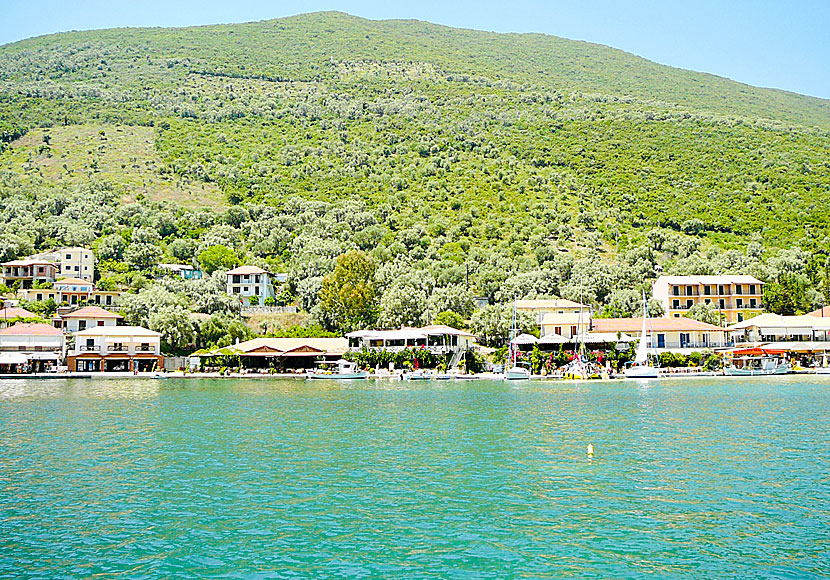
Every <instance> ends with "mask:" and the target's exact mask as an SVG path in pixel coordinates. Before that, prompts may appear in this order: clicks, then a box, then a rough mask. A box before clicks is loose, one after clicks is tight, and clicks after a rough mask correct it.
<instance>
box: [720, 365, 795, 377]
mask: <svg viewBox="0 0 830 580" xmlns="http://www.w3.org/2000/svg"><path fill="white" fill-rule="evenodd" d="M788 372H790V369H789V368H788V367H787V366H786V365H781V366H778V367H775V368H774V369H736V368H729V367H727V368H725V369H723V374H725V375H726V376H728V377H768V376H771V375H786V374H787V373H788Z"/></svg>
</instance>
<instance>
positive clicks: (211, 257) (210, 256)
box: [199, 246, 240, 274]
mask: <svg viewBox="0 0 830 580" xmlns="http://www.w3.org/2000/svg"><path fill="white" fill-rule="evenodd" d="M239 262H240V260H239V256H237V255H236V252H234V251H233V250H232V249H230V248H229V247H227V246H210V247H208V248H206V249H204V250H202V251H201V252H199V263H200V264H201V265H202V269H203V270H204V271H205V273H207V274H213V273H214V272H216V271H217V270H229V269H231V268H233V267H234V266H236V265H237V264H239Z"/></svg>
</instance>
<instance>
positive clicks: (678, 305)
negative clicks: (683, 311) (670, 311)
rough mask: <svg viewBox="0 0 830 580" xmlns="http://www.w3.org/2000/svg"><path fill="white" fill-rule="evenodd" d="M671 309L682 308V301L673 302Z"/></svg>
mask: <svg viewBox="0 0 830 580" xmlns="http://www.w3.org/2000/svg"><path fill="white" fill-rule="evenodd" d="M671 307H672V308H680V300H672V303H671Z"/></svg>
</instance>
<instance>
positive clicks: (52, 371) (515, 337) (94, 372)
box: [0, 247, 830, 378]
mask: <svg viewBox="0 0 830 580" xmlns="http://www.w3.org/2000/svg"><path fill="white" fill-rule="evenodd" d="M95 271H96V258H95V255H94V253H93V251H92V250H90V249H88V248H82V247H72V248H61V249H58V250H55V251H52V252H46V253H42V254H38V255H35V256H30V257H27V258H23V259H19V260H13V261H9V262H5V263H3V264H2V277H0V283H2V284H4V285H6V286H7V287H10V288H15V289H16V294H15V296H14V297H7V298H4V301H3V302H4V304H3V308H2V309H0V375H3V376H12V377H14V376H19V375H22V374H27V375H38V376H40V375H42V376H47V377H48V376H66V375H69V376H105V375H107V374H111V375H113V376H123V375H142V376H143V375H147V374H152V375H161V374H164V373H178V374H182V375H185V374H187V373H189V374H190V376H196V375H200V374H201V375H204V374H206V373H207V374H213V375H229V374H233V375H235V376H239V375H251V376H256V375H261V374H268V375H275V374H276V375H287V376H307V374H308V373H309V372H311V373H314V372H317V373H319V374H321V375H322V376H332V375H335V376H336V375H337V374H338V368H339V369H340V371H339V372H341V373H342V372H344V371H343V365H344V364H346V363H347V362H348V365H349V369H351V370H350V371H349V372H355V371H356V372H359V373H364V375H365V376H368V374H372V375H374V376H400V375H401V373H413V372H415V373H424V372H433V373H442V374H441V375H438V374H436V375H434V376H440V377H442V378H447V377H450V376H459V375H461V376H463V375H471V374H476V373H491V374H492V373H503V372H504V371H505V368H504V367H505V365H506V364H510V363H511V361H510V360H507V359H508V358H509V357H511V356H512V357H513V359H512V363H516V364H518V363H519V362H521V361H523V364H524V365H525V366H526V367H527V368H528V371H529V374H532V375H534V376H539V377H546V376H547V377H556V376H562V374H561V372H559V371H560V369H561V368H563V367H565V366H567V365H568V364H569V363H570V362H571V361H573V360H574V359H575V358H577V357H579V356H580V353H582V356H584V357H585V359H586V360H588V359H590V360H591V361H593V363H594V364H595V365H596V366H597V368H600V369H604V370H605V372H604V373H601V374H602V375H603V376H606V377H611V376H614V375H615V373H620V371H621V370H622V368H623V367H624V365H625V364H626V363H627V362H629V361H631V360H632V358H633V357H634V350H635V346H636V345H638V344H639V343H641V341H642V340H643V339H644V336H643V329H644V328H645V329H646V336H645V340H646V341H647V345H646V346H647V347H648V349H649V350H650V352H651V353H652V354H651V356H652V358H653V363H652V364H653V365H654V366H655V367H658V366H659V367H661V368H662V371H661V372H663V373H672V374H678V373H686V374H689V373H691V374H695V373H707V374H711V373H715V372H723V371H722V370H721V369H723V368H724V366H725V365H731V366H732V367H735V366H737V367H741V366H746V368H750V367H751V364H752V363H753V362H756V363H757V359H759V358H764V357H777V358H779V359H780V361H782V362H783V363H786V364H787V369H788V370H790V371H797V370H802V371H804V372H807V371H810V370H812V371H814V372H823V371H822V369H823V368H825V367H827V365H828V353H830V337H828V332H830V308H828V307H824V308H821V309H818V310H816V311H815V312H811V313H809V314H806V315H802V316H780V315H777V314H772V313H768V312H764V310H763V293H764V283H763V282H761V281H760V280H758V279H756V278H754V277H752V276H748V275H720V276H660V277H659V278H657V280H656V281H655V282H654V284H653V285H652V296H651V299H652V300H653V301H656V302H657V303H659V304H660V305H661V307H662V315H661V316H657V317H650V318H647V320H646V321H645V322H646V324H644V320H643V318H642V317H639V318H637V317H631V318H606V317H601V316H597V315H595V313H594V312H593V311H592V308H591V307H590V306H589V305H586V304H580V303H578V302H575V301H571V300H567V299H563V298H553V299H518V300H515V301H514V302H513V304H512V306H513V309H514V315H515V313H519V314H524V315H527V316H530V317H532V319H533V321H534V322H535V329H536V331H535V332H533V333H530V332H522V333H520V332H519V331H518V329H513V330H512V331H511V334H510V335H509V340H508V341H506V344H504V345H502V346H503V348H500V349H499V348H492V347H487V346H484V345H482V344H480V342H479V340H478V337H476V336H475V335H474V334H473V333H471V332H469V331H467V330H466V329H464V328H455V327H452V326H449V325H447V324H431V325H427V326H422V327H417V328H410V327H402V328H394V329H377V328H366V329H359V330H356V331H353V332H349V333H346V334H345V336H326V337H268V336H259V337H256V338H253V339H250V340H245V341H236V342H235V343H233V344H226V345H220V346H218V347H217V348H210V349H197V350H194V352H192V353H190V355H189V356H181V355H175V356H173V355H171V353H169V352H165V349H164V346H163V341H162V334H161V333H160V332H156V331H154V330H151V329H149V328H145V327H141V326H132V325H128V324H124V317H123V316H122V315H121V314H120V313H119V303H120V301H121V298H122V293H121V292H119V291H114V290H103V289H99V288H97V287H96V284H95V282H94V280H95ZM158 272H159V275H163V276H173V277H178V278H182V279H184V280H194V279H200V278H201V277H202V276H203V273H202V271H200V270H199V269H197V268H195V267H194V266H192V265H185V264H161V265H159V267H158ZM225 276H226V280H227V285H226V292H227V295H228V296H229V297H231V298H232V299H233V300H234V301H236V302H238V304H239V307H240V310H241V314H242V316H243V317H244V316H245V315H246V314H248V315H250V314H252V313H257V312H263V311H268V310H269V309H277V310H281V311H295V310H296V306H292V305H288V306H280V307H277V306H274V304H275V300H274V298H275V296H277V295H278V294H279V289H280V286H281V285H282V284H284V283H285V281H286V275H285V274H280V273H271V272H267V271H266V270H264V269H262V268H260V267H257V266H252V265H243V266H239V267H235V268H232V269H230V270H227V271H226V272H225ZM46 301H52V302H54V304H56V305H57V308H56V311H55V313H54V314H53V315H52V316H51V318H49V319H48V320H44V319H43V318H42V317H39V316H38V314H36V313H34V312H31V311H29V310H26V309H25V308H23V307H21V306H20V305H21V304H31V303H43V302H46ZM485 304H486V298H480V299H477V305H478V306H479V307H481V306H483V305H485ZM701 304H703V305H707V306H710V305H711V307H713V308H715V309H716V310H717V312H718V313H719V316H720V319H721V321H722V325H715V324H711V323H708V322H703V321H700V320H695V319H692V318H688V317H686V316H684V315H685V314H686V313H687V312H689V311H690V310H691V309H693V308H694V307H696V306H698V305H701ZM194 316H198V313H194ZM646 316H648V315H646ZM338 361H339V362H340V363H341V364H340V367H338ZM364 375H361V376H364Z"/></svg>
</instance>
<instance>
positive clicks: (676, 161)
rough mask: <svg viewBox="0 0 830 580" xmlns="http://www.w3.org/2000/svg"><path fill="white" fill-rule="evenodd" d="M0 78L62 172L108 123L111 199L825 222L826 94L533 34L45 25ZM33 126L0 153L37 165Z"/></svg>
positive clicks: (512, 227)
mask: <svg viewBox="0 0 830 580" xmlns="http://www.w3.org/2000/svg"><path fill="white" fill-rule="evenodd" d="M0 94H5V96H6V97H7V98H5V99H2V98H0V133H2V132H3V131H5V132H6V134H7V135H14V134H15V133H17V132H22V131H24V130H27V129H29V128H31V127H38V126H42V125H55V126H54V127H53V128H52V133H53V134H54V140H53V148H60V147H62V146H64V144H65V143H69V144H74V145H79V147H76V148H73V149H72V150H71V151H70V150H69V148H68V146H67V148H66V149H65V150H64V151H62V152H60V153H58V154H57V155H58V157H60V156H61V155H68V156H71V157H72V159H71V161H72V163H73V164H72V166H71V169H73V170H74V171H75V175H76V176H77V175H80V173H81V172H83V171H86V170H88V167H89V164H90V163H91V160H90V159H89V157H88V154H87V152H88V151H90V150H93V151H94V152H95V151H98V148H100V147H101V146H102V144H101V143H99V142H98V140H97V138H96V134H97V131H96V129H98V127H101V128H102V129H99V130H105V131H106V134H107V136H108V139H109V138H110V137H109V136H110V135H113V139H115V138H116V137H115V135H117V134H118V131H117V129H116V130H115V132H113V130H111V129H110V128H109V127H112V126H117V127H118V128H120V129H121V131H122V133H123V134H124V135H125V139H126V140H129V139H133V144H132V145H131V146H125V147H123V148H119V147H114V146H111V145H103V146H104V150H103V151H101V152H100V155H99V159H98V167H99V170H100V171H106V172H107V176H108V177H109V178H111V179H113V180H116V181H119V182H122V183H123V184H124V185H125V186H126V188H127V190H128V191H129V193H130V195H132V196H135V195H137V194H138V193H141V192H142V191H143V189H142V188H143V187H145V185H144V184H146V183H147V182H148V181H153V182H154V183H153V187H152V188H150V189H151V191H150V195H151V196H153V197H154V198H171V199H175V200H176V201H182V199H185V200H187V199H189V198H190V197H192V196H191V192H193V193H195V195H199V196H201V195H204V196H205V200H206V202H207V203H208V204H211V203H214V204H215V203H216V200H217V197H218V192H219V190H221V191H222V193H224V194H225V195H236V196H238V197H241V198H245V197H253V198H257V199H269V200H273V201H275V202H277V203H278V202H279V200H280V199H281V198H282V196H284V195H289V194H300V195H304V196H307V197H315V198H318V199H323V200H327V201H333V200H341V199H343V198H348V197H350V196H357V197H360V198H362V199H367V200H370V201H371V202H372V203H373V204H374V205H376V206H381V205H388V206H390V207H391V210H392V216H393V217H392V218H390V224H389V225H390V228H391V229H393V230H395V229H401V228H403V227H407V226H409V225H412V224H414V223H424V224H425V225H426V227H427V229H428V233H429V234H430V235H431V236H433V237H435V236H445V235H446V236H447V237H448V238H449V240H452V241H453V243H454V241H455V240H458V239H460V238H463V237H468V238H471V239H473V240H476V243H481V244H483V245H488V244H495V243H499V244H503V245H504V246H511V245H514V244H529V245H530V246H532V245H533V243H532V242H530V240H532V239H534V238H533V236H534V235H535V236H536V238H537V239H538V237H539V236H542V235H544V236H548V237H552V238H553V239H556V240H558V243H564V242H568V243H579V241H580V239H581V236H582V234H581V233H580V231H579V229H578V230H577V231H576V232H574V231H573V228H572V227H571V226H574V225H576V226H577V228H582V227H583V226H582V225H578V224H579V223H582V224H583V225H584V228H585V229H589V230H591V229H595V228H596V229H598V230H599V232H600V233H601V234H602V236H604V239H605V240H606V243H608V241H609V240H611V239H616V235H615V230H625V229H626V228H628V227H629V226H633V227H634V228H640V227H643V228H647V227H650V226H651V225H654V224H660V225H669V226H670V227H675V228H677V227H679V226H680V225H681V224H682V223H683V222H684V221H685V220H689V219H691V218H699V219H702V220H703V221H704V222H705V223H706V225H707V227H708V228H709V230H710V231H711V232H712V234H711V235H712V236H713V237H717V236H721V237H718V238H717V239H718V240H719V242H723V243H728V242H729V239H728V237H726V238H724V237H722V235H721V234H720V233H718V232H726V234H728V235H738V236H742V235H745V234H747V233H749V232H751V231H757V230H765V231H767V234H768V237H770V238H772V240H773V241H774V242H775V243H777V244H781V245H785V244H786V243H788V241H789V240H791V239H792V238H793V237H800V235H802V234H803V231H802V229H803V225H804V223H805V222H808V223H810V222H812V223H814V224H816V227H818V228H825V230H826V228H827V225H828V223H830V215H828V210H827V209H826V208H827V204H826V201H827V197H828V194H829V193H830V192H828V187H830V164H828V159H830V140H828V136H827V133H826V131H827V130H828V129H830V109H829V108H828V106H829V103H828V101H825V100H821V99H815V98H810V97H804V96H800V95H795V94H792V93H786V92H783V91H776V90H767V89H757V88H754V87H749V86H746V85H742V84H740V83H735V82H732V81H729V80H727V79H723V78H719V77H715V76H712V75H706V74H701V73H693V72H689V71H683V70H679V69H674V68H671V67H665V66H662V65H657V64H655V63H651V62H649V61H646V60H644V59H641V58H638V57H635V56H633V55H630V54H627V53H624V52H621V51H618V50H614V49H610V48H607V47H603V46H598V45H594V44H589V43H583V42H574V41H569V40H564V39H559V38H556V37H550V36H543V35H499V34H492V33H485V32H478V31H469V30H457V29H450V28H446V27H442V26H436V25H432V24H426V23H421V22H413V21H382V22H373V21H368V20H363V19H359V18H355V17H351V16H347V15H344V14H340V13H318V14H307V15H301V16H297V17H292V18H287V19H281V20H273V21H266V22H259V23H251V24H242V25H223V26H207V27H194V28H185V29H126V30H124V29H114V30H103V31H93V32H76V33H66V34H60V35H52V36H46V37H41V38H36V39H32V40H28V41H23V42H20V43H15V44H12V45H7V46H4V47H0ZM64 123H68V124H69V125H70V127H67V128H61V125H62V124H64ZM73 123H81V124H82V125H81V127H80V128H78V129H72V128H71V125H72V124H73ZM150 124H153V125H154V126H155V129H149V128H146V127H136V125H144V126H147V125H150ZM810 127H812V128H813V129H808V128H810ZM76 131H77V132H80V133H82V134H85V136H84V137H83V138H81V137H80V136H77V135H74V132H76ZM151 135H154V136H155V150H154V151H150V150H149V148H148V147H147V145H148V143H147V140H148V139H149V138H150V136H151ZM64 136H65V137H66V138H64ZM75 137H78V138H79V139H81V140H80V141H72V139H74V138H75ZM39 138H40V137H39V133H38V132H37V131H35V132H33V133H32V134H30V135H29V136H27V137H25V138H24V139H23V140H20V141H17V142H15V144H14V145H13V146H12V148H11V149H10V150H9V151H7V152H6V153H4V154H2V156H0V166H5V167H11V168H12V169H14V170H15V171H29V172H32V171H35V170H36V169H37V168H40V171H42V172H43V174H44V176H45V177H48V176H52V177H54V176H55V175H59V174H60V172H57V174H56V173H55V171H56V168H55V167H54V165H55V164H54V163H53V162H52V161H51V159H50V158H46V159H44V158H43V154H42V153H39V152H38V149H39V148H40V144H39V143H38V139H39ZM139 152H140V154H139ZM30 155H31V156H32V157H33V159H32V161H29V156H30ZM137 157H142V158H141V159H140V160H138V161H139V162H138V163H136V161H135V160H136V158H137ZM156 160H158V163H157V162H156ZM27 164H28V167H26V165H27ZM121 165H123V167H121ZM58 167H60V165H58ZM119 168H120V171H119ZM139 184H141V185H139ZM177 184H181V187H184V191H185V192H186V193H187V195H183V194H182V190H180V189H178V187H179V186H178V185H177ZM203 187H204V190H203V189H202V188H203ZM203 191H204V194H202V192H203ZM713 208H715V211H713ZM586 210H587V212H588V216H587V217H586V218H585V219H581V216H580V220H581V221H579V222H577V220H576V219H575V218H576V216H577V215H578V214H580V212H581V211H582V212H584V211H586ZM563 217H564V218H567V219H563ZM569 220H570V223H568V222H569ZM557 227H561V230H560V231H556V228H557ZM569 228H570V229H569ZM826 233H828V232H826ZM713 239H714V238H713ZM511 251H514V252H518V253H521V251H522V250H521V248H519V247H516V248H515V250H511Z"/></svg>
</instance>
